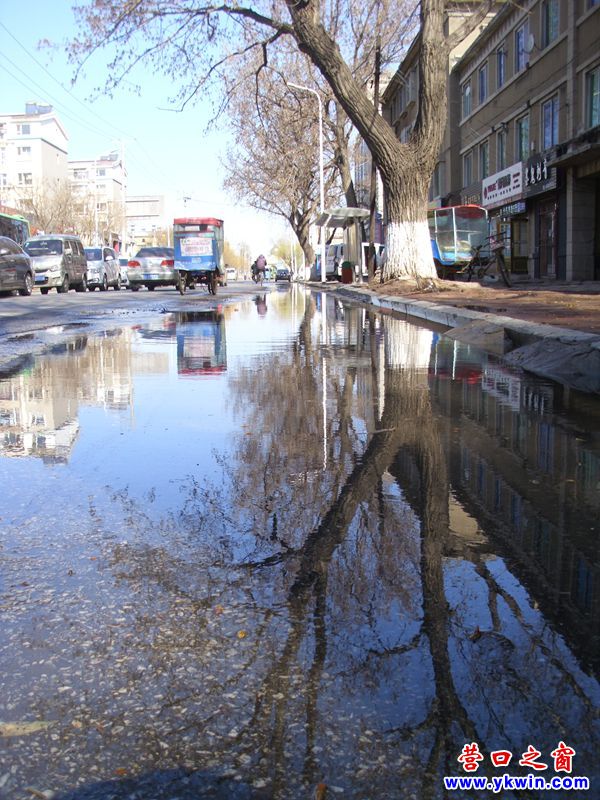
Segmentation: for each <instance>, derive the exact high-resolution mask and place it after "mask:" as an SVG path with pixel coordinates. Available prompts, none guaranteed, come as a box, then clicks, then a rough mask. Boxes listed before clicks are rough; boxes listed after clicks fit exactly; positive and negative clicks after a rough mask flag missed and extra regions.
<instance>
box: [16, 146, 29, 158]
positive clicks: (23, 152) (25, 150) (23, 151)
mask: <svg viewBox="0 0 600 800" xmlns="http://www.w3.org/2000/svg"><path fill="white" fill-rule="evenodd" d="M17 155H18V156H30V155H31V147H17Z"/></svg>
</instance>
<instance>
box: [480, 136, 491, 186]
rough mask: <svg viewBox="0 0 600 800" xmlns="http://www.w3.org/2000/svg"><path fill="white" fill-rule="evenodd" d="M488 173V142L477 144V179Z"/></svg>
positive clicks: (485, 176) (484, 176)
mask: <svg viewBox="0 0 600 800" xmlns="http://www.w3.org/2000/svg"><path fill="white" fill-rule="evenodd" d="M489 174H490V146H489V144H488V142H482V143H481V144H480V145H479V180H483V179H484V178H487V176H488V175H489Z"/></svg>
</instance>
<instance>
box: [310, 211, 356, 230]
mask: <svg viewBox="0 0 600 800" xmlns="http://www.w3.org/2000/svg"><path fill="white" fill-rule="evenodd" d="M368 218H369V210H368V209H367V208H352V207H342V208H326V209H325V211H323V213H322V214H319V216H318V217H317V218H316V220H315V225H316V226H317V227H318V228H344V229H345V228H347V227H348V226H350V225H353V224H354V223H355V222H360V221H361V220H363V219H368Z"/></svg>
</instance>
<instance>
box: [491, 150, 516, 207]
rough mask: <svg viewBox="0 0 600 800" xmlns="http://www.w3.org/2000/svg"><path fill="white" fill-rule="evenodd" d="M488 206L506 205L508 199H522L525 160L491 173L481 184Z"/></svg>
mask: <svg viewBox="0 0 600 800" xmlns="http://www.w3.org/2000/svg"><path fill="white" fill-rule="evenodd" d="M481 188H482V194H483V202H482V205H483V206H485V207H486V208H496V207H497V206H501V205H504V204H505V203H506V201H507V200H520V199H521V197H522V196H523V162H522V161H518V162H517V163H516V164H513V165H512V166H511V167H508V168H507V169H503V170H501V171H500V172H496V174H495V175H490V177H489V178H485V180H484V181H483V182H482V184H481Z"/></svg>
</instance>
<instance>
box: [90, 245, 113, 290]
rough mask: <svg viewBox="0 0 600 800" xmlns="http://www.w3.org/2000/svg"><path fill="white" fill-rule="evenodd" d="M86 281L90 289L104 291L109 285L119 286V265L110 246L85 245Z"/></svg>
mask: <svg viewBox="0 0 600 800" xmlns="http://www.w3.org/2000/svg"><path fill="white" fill-rule="evenodd" d="M85 257H86V258H87V282H88V289H91V290H92V291H93V290H94V289H95V288H96V287H98V289H100V291H101V292H106V290H107V289H108V287H109V286H113V287H114V288H115V289H120V288H121V265H120V264H119V257H118V256H117V254H116V253H115V251H114V250H113V249H112V247H86V248H85Z"/></svg>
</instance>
